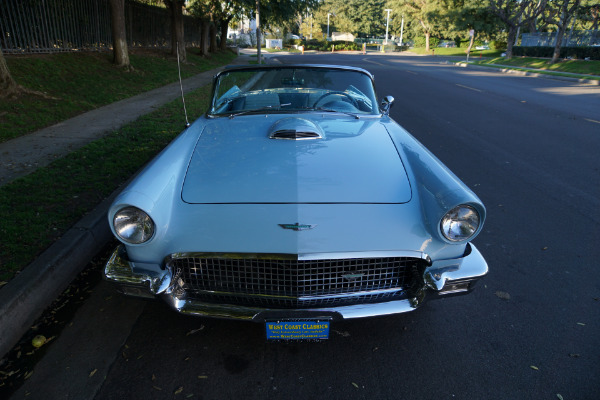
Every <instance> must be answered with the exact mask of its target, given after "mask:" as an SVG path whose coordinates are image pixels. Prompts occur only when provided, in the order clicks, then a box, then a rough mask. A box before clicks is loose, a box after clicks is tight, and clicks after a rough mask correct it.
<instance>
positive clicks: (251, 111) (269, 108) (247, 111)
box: [229, 103, 292, 119]
mask: <svg viewBox="0 0 600 400" xmlns="http://www.w3.org/2000/svg"><path fill="white" fill-rule="evenodd" d="M291 105H292V103H286V104H280V105H279V106H264V107H260V108H253V109H251V110H243V111H240V112H238V113H235V114H231V115H230V116H229V119H233V118H234V117H237V116H238V115H244V114H250V113H253V112H260V111H265V110H276V111H279V110H281V108H282V107H286V106H291Z"/></svg>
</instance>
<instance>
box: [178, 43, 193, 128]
mask: <svg viewBox="0 0 600 400" xmlns="http://www.w3.org/2000/svg"><path fill="white" fill-rule="evenodd" d="M177 71H178V72H179V88H180V89H181V101H182V102H183V113H184V114H185V127H186V128H189V127H190V122H189V121H188V116H187V109H186V108H185V97H183V84H182V83H181V65H179V41H177Z"/></svg>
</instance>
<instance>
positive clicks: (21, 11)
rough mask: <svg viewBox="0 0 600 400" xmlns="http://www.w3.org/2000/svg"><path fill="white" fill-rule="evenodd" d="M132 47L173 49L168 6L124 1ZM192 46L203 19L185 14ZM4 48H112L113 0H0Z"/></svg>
mask: <svg viewBox="0 0 600 400" xmlns="http://www.w3.org/2000/svg"><path fill="white" fill-rule="evenodd" d="M125 26H126V30H127V41H128V45H129V46H130V47H152V48H169V47H170V46H171V19H170V16H169V11H168V10H167V9H165V8H160V7H154V6H149V5H145V4H140V3H136V2H135V1H127V0H126V1H125ZM184 27H185V28H184V33H185V42H186V45H187V46H193V47H198V46H200V20H199V19H196V18H192V17H190V16H184ZM0 46H1V47H2V51H3V52H4V53H12V54H15V53H51V52H64V51H79V50H108V49H111V48H112V33H111V20H110V7H109V0H0Z"/></svg>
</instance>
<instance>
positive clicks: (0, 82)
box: [0, 46, 19, 98]
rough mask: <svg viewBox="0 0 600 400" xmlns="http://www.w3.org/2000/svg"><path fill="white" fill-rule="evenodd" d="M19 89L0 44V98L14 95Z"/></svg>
mask: <svg viewBox="0 0 600 400" xmlns="http://www.w3.org/2000/svg"><path fill="white" fill-rule="evenodd" d="M18 91H19V85H17V82H15V80H14V79H13V77H12V75H11V74H10V70H9V69H8V65H7V64H6V60H5V59H4V54H3V53H2V47H1V46H0V98H6V97H10V96H13V95H15V94H16V93H18Z"/></svg>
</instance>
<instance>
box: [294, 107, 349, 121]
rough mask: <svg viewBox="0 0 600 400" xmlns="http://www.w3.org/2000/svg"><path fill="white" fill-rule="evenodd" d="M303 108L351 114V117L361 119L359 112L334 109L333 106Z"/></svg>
mask: <svg viewBox="0 0 600 400" xmlns="http://www.w3.org/2000/svg"><path fill="white" fill-rule="evenodd" d="M303 110H306V111H324V112H331V113H339V114H346V115H349V116H351V117H353V118H354V119H360V117H359V116H358V114H354V113H351V112H348V111H341V110H334V109H332V108H325V107H305V108H303Z"/></svg>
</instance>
